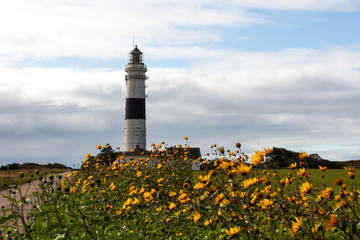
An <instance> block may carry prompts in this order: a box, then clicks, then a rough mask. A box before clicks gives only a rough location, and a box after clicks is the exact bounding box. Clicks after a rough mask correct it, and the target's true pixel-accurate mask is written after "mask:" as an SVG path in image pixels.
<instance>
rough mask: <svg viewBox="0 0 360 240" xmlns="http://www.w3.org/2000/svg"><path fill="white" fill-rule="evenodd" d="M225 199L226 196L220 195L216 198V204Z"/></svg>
mask: <svg viewBox="0 0 360 240" xmlns="http://www.w3.org/2000/svg"><path fill="white" fill-rule="evenodd" d="M223 198H224V195H223V194H222V193H220V194H218V195H217V196H216V197H215V204H216V203H218V202H220V201H221V200H222V199H223Z"/></svg>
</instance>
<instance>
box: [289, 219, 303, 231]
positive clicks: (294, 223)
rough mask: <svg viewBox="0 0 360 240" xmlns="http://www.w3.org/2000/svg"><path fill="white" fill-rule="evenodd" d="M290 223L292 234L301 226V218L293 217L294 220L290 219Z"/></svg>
mask: <svg viewBox="0 0 360 240" xmlns="http://www.w3.org/2000/svg"><path fill="white" fill-rule="evenodd" d="M291 222H292V225H291V234H292V235H294V234H295V233H297V232H298V231H299V229H300V228H301V225H302V220H301V217H300V218H297V217H295V221H291Z"/></svg>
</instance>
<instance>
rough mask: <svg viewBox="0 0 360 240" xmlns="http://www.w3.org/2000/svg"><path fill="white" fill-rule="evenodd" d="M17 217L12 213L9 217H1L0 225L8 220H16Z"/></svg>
mask: <svg viewBox="0 0 360 240" xmlns="http://www.w3.org/2000/svg"><path fill="white" fill-rule="evenodd" d="M17 217H18V215H17V214H15V213H12V214H10V215H9V216H7V217H2V218H0V224H4V223H6V222H7V221H9V220H11V219H13V218H17Z"/></svg>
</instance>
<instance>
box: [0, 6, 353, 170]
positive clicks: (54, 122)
mask: <svg viewBox="0 0 360 240" xmlns="http://www.w3.org/2000/svg"><path fill="white" fill-rule="evenodd" d="M359 23H360V0H302V1H298V0H252V1H248V0H196V1H194V0H176V1H172V0H151V1H148V0H137V1H136V3H134V2H131V1H122V0H121V1H119V0H101V1H100V0H32V1H27V0H11V1H1V2H0V152H1V156H0V165H6V164H9V163H13V162H17V163H24V162H36V163H41V164H45V163H55V162H58V163H62V164H65V165H67V166H76V167H77V166H79V164H81V161H82V160H83V159H84V155H85V154H86V153H88V152H89V153H92V154H97V153H98V150H96V146H97V145H98V144H101V145H105V144H107V143H109V144H110V145H111V146H112V147H113V148H115V147H120V149H121V148H123V141H124V136H123V135H124V117H125V114H124V113H125V90H126V89H125V77H124V76H125V72H124V68H125V65H126V64H127V62H128V57H129V52H130V51H131V50H132V49H133V46H134V44H136V45H137V46H138V48H139V49H140V50H141V51H142V52H143V53H144V55H143V60H144V63H145V64H146V66H147V69H148V72H147V75H148V76H149V80H147V82H146V84H147V86H148V87H147V89H146V91H147V92H146V94H147V95H148V98H147V100H146V101H147V102H146V111H147V112H146V118H147V123H146V124H147V146H148V149H150V145H151V144H152V143H153V142H154V143H156V144H158V143H160V142H162V141H165V142H166V143H167V144H168V146H172V145H178V144H185V140H184V137H185V136H188V137H189V140H188V143H189V145H190V146H192V147H200V149H201V153H202V154H203V155H205V154H206V153H207V152H210V153H211V145H213V144H217V145H218V146H224V147H225V148H226V149H229V150H235V146H234V145H235V143H236V142H240V143H241V144H242V150H243V151H244V152H245V153H247V154H251V153H253V151H255V150H262V149H263V148H268V147H283V148H287V149H289V150H293V151H299V152H302V151H305V152H308V153H309V154H310V153H318V154H319V155H320V156H321V157H322V158H324V159H328V160H331V161H344V160H355V159H360V137H359V136H360V111H359V105H360V94H359V93H360V31H359V29H358V25H359Z"/></svg>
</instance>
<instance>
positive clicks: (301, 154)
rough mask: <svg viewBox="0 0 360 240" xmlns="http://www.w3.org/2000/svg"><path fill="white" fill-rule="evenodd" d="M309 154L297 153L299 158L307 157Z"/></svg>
mask: <svg viewBox="0 0 360 240" xmlns="http://www.w3.org/2000/svg"><path fill="white" fill-rule="evenodd" d="M308 156H309V155H308V154H307V153H306V152H302V153H300V154H299V158H300V159H301V160H302V159H304V158H306V157H308Z"/></svg>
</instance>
